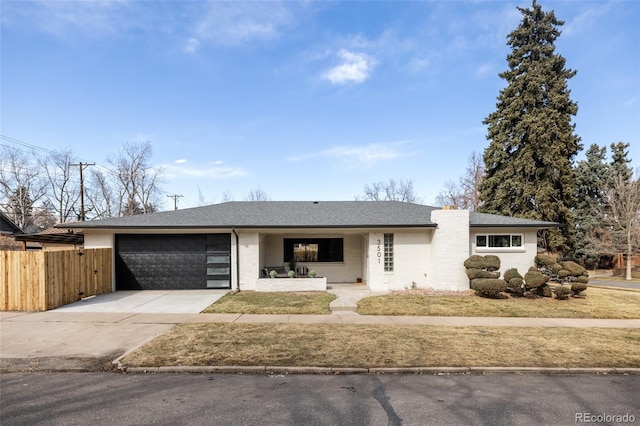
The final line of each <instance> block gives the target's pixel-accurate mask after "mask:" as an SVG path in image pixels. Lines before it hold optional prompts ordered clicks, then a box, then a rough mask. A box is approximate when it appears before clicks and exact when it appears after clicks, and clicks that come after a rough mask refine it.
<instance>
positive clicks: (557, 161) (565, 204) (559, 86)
mask: <svg viewBox="0 0 640 426" xmlns="http://www.w3.org/2000/svg"><path fill="white" fill-rule="evenodd" d="M518 10H519V11H520V12H521V13H522V15H523V18H522V21H521V22H520V25H519V26H518V27H517V28H516V29H515V30H514V31H512V32H511V33H510V34H509V35H508V37H507V44H508V45H509V46H510V47H511V49H512V50H511V52H510V53H509V54H508V55H507V62H508V66H509V69H508V70H507V71H505V72H503V73H501V74H500V77H501V78H503V79H504V80H506V82H507V86H506V87H505V88H504V89H503V90H501V91H500V94H499V96H498V102H497V104H496V111H494V112H493V113H491V114H490V115H489V116H488V117H487V118H486V119H485V120H484V122H483V123H484V124H485V125H487V126H488V133H487V139H488V140H489V146H488V147H487V148H486V149H485V151H484V162H485V169H486V175H485V178H484V180H483V182H482V186H481V200H482V204H481V206H480V208H479V210H480V211H484V212H487V213H496V214H506V215H510V216H517V217H524V218H531V219H539V220H548V221H553V222H559V223H560V224H562V225H563V226H562V227H561V228H559V229H551V230H548V231H543V232H541V233H540V235H539V236H540V237H541V238H540V243H541V245H542V246H543V247H544V248H546V249H548V250H550V251H554V252H558V251H559V252H566V251H568V250H569V249H570V248H571V246H572V244H573V241H572V228H573V226H572V218H571V209H572V208H573V207H574V203H575V186H576V177H575V171H574V169H573V160H574V158H575V156H576V155H577V153H578V151H579V150H580V149H581V148H582V147H581V145H580V138H579V137H578V136H576V135H575V134H574V129H575V125H574V124H572V123H571V120H572V117H573V116H575V115H576V113H577V111H578V106H577V104H576V103H575V102H573V101H572V100H571V98H570V96H569V95H570V90H569V89H568V88H567V81H568V80H569V79H570V78H572V77H573V76H574V75H575V74H576V71H574V70H571V69H568V68H565V63H566V60H565V58H564V57H562V56H561V55H559V54H557V53H556V52H555V45H554V42H555V40H556V39H557V38H558V36H559V35H560V30H559V27H561V26H562V25H563V24H564V22H563V21H559V20H558V19H556V17H555V14H554V12H553V11H551V12H548V13H547V12H544V11H543V10H542V8H541V6H540V5H538V4H537V3H536V2H535V0H534V1H533V4H532V7H531V9H525V8H518Z"/></svg>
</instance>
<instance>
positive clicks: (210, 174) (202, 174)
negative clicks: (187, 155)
mask: <svg viewBox="0 0 640 426" xmlns="http://www.w3.org/2000/svg"><path fill="white" fill-rule="evenodd" d="M178 161H180V160H178ZM185 163H186V160H185V161H184V162H181V163H178V162H177V161H176V162H175V163H174V164H169V165H164V166H162V168H163V169H164V171H165V174H166V176H167V177H170V178H178V177H192V178H210V179H229V178H234V177H243V176H246V175H247V173H246V172H245V171H244V170H242V169H241V168H234V167H219V166H213V167H194V166H192V165H189V166H183V164H185ZM216 163H218V162H216Z"/></svg>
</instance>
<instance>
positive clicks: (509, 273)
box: [504, 268, 522, 282]
mask: <svg viewBox="0 0 640 426" xmlns="http://www.w3.org/2000/svg"><path fill="white" fill-rule="evenodd" d="M513 278H520V279H522V275H520V272H518V270H517V269H516V268H511V269H507V270H506V271H504V280H505V281H507V282H510V281H511V280H512V279H513Z"/></svg>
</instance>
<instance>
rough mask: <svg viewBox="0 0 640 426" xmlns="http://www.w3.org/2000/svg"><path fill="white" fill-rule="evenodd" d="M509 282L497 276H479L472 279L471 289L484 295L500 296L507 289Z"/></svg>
mask: <svg viewBox="0 0 640 426" xmlns="http://www.w3.org/2000/svg"><path fill="white" fill-rule="evenodd" d="M507 285H508V284H507V282H506V281H505V280H501V279H496V278H477V279H475V280H473V281H471V289H473V290H474V291H475V292H476V293H477V294H478V295H480V296H484V297H499V295H500V293H502V292H504V291H506V290H507Z"/></svg>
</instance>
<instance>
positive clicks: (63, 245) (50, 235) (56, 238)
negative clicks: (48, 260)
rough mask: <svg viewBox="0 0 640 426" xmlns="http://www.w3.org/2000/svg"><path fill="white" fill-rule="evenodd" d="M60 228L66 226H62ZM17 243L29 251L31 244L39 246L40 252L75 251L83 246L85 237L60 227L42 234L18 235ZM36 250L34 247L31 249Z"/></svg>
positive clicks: (48, 229)
mask: <svg viewBox="0 0 640 426" xmlns="http://www.w3.org/2000/svg"><path fill="white" fill-rule="evenodd" d="M58 226H61V227H62V226H65V225H64V224H60V225H58ZM14 239H15V240H16V241H20V242H22V243H23V244H24V247H25V248H24V250H28V249H29V247H27V245H28V244H29V243H32V245H33V244H37V249H39V250H73V249H76V248H78V247H80V246H82V245H83V243H84V237H83V235H82V234H81V233H77V232H74V231H72V230H70V229H64V228H60V227H51V228H47V229H45V230H44V231H42V232H37V233H33V234H23V235H16V236H15V237H14ZM31 249H32V250H33V249H34V248H33V247H32V248H31Z"/></svg>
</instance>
